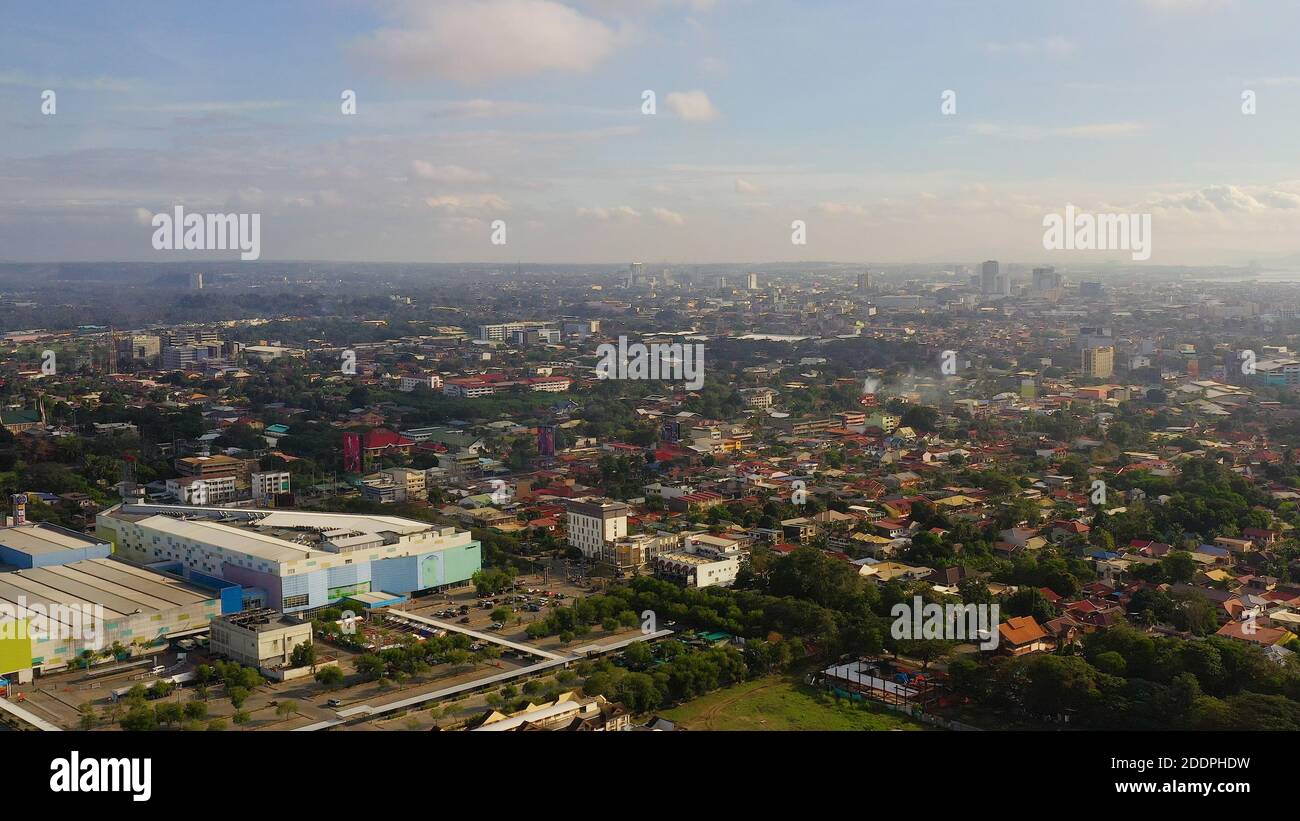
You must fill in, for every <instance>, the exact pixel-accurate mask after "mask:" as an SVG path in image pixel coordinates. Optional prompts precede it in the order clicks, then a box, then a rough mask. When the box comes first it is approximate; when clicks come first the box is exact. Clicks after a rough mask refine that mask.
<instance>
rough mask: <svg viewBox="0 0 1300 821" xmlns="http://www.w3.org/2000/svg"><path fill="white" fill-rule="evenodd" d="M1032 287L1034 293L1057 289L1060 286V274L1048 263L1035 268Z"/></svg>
mask: <svg viewBox="0 0 1300 821" xmlns="http://www.w3.org/2000/svg"><path fill="white" fill-rule="evenodd" d="M1033 288H1034V293H1038V294H1045V293H1048V292H1051V291H1058V290H1060V288H1061V275H1060V274H1058V273H1057V272H1056V269H1055V268H1053V267H1051V266H1050V265H1049V266H1047V267H1046V268H1035V269H1034V279H1033Z"/></svg>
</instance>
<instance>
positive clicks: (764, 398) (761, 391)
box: [740, 388, 777, 408]
mask: <svg viewBox="0 0 1300 821" xmlns="http://www.w3.org/2000/svg"><path fill="white" fill-rule="evenodd" d="M740 396H741V398H742V399H744V400H745V407H747V408H770V407H772V403H773V402H775V401H776V397H777V393H776V391H774V390H772V389H771V388H744V389H742V390H741V391H740Z"/></svg>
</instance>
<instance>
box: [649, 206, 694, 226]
mask: <svg viewBox="0 0 1300 821" xmlns="http://www.w3.org/2000/svg"><path fill="white" fill-rule="evenodd" d="M651 213H652V214H654V215H655V219H657V220H659V221H660V222H662V223H663V224H664V225H685V224H686V217H683V216H682V215H681V214H679V213H677V212H676V211H669V210H668V209H667V208H655V209H654V210H653V211H651Z"/></svg>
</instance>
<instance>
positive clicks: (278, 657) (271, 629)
mask: <svg viewBox="0 0 1300 821" xmlns="http://www.w3.org/2000/svg"><path fill="white" fill-rule="evenodd" d="M208 637H209V640H210V644H209V647H208V649H209V651H210V652H211V653H212V654H213V655H216V656H224V657H225V658H228V659H230V660H231V661H234V662H238V663H239V664H243V665H245V666H248V667H266V668H268V669H274V668H279V667H288V666H289V663H290V660H291V659H292V657H293V651H294V648H296V647H297V646H298V645H300V644H311V622H310V621H300V620H299V619H297V618H289V617H287V616H283V615H281V614H280V613H279V612H277V611H275V610H272V609H270V608H269V607H263V608H258V609H256V610H247V611H245V612H242V613H232V614H230V615H228V616H222V617H221V618H218V619H213V620H212V625H211V627H210V629H209V633H208Z"/></svg>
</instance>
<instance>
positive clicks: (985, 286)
mask: <svg viewBox="0 0 1300 821" xmlns="http://www.w3.org/2000/svg"><path fill="white" fill-rule="evenodd" d="M997 286H998V261H997V260H996V259H990V260H988V261H987V262H985V263H984V264H983V265H981V266H980V293H982V294H996V293H997V292H998V291H997Z"/></svg>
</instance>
